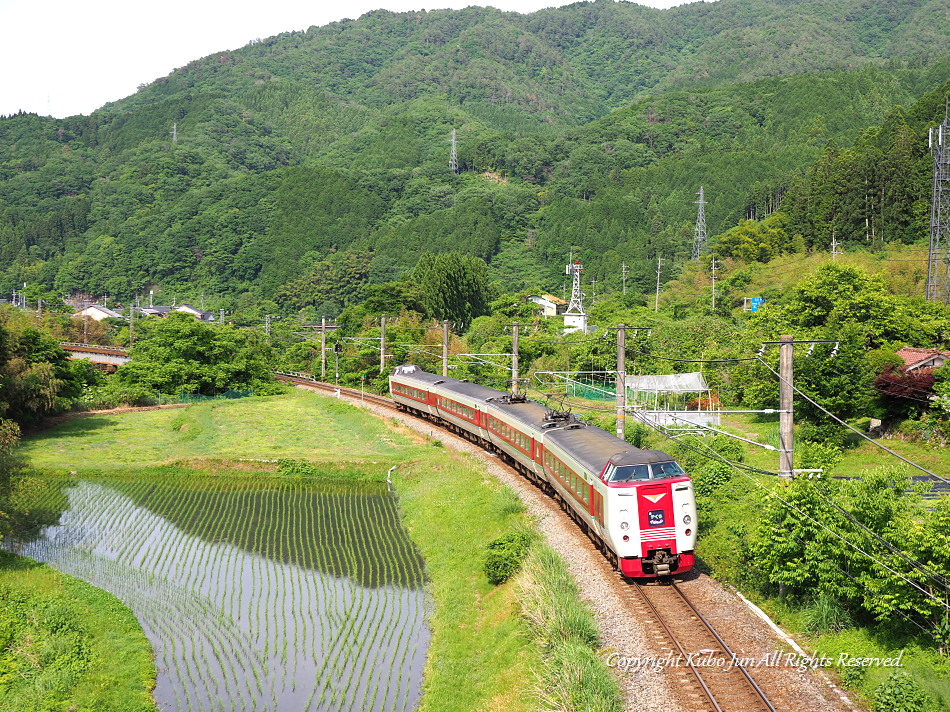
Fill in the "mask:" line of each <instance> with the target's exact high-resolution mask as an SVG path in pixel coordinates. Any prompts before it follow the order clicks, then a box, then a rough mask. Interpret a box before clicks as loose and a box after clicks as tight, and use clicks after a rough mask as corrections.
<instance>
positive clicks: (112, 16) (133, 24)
mask: <svg viewBox="0 0 950 712" xmlns="http://www.w3.org/2000/svg"><path fill="white" fill-rule="evenodd" d="M683 1H685V0H642V2H641V4H643V5H651V6H653V7H663V8H665V7H672V6H673V5H679V4H681V2H683ZM566 4H568V3H567V0H494V1H493V2H472V1H471V0H468V1H466V0H435V1H434V2H430V1H429V0H349V2H338V1H337V2H330V1H328V0H316V1H315V2H314V0H310V1H309V2H305V1H304V0H264V1H263V2H260V1H258V2H249V1H248V0H231V1H230V2H220V1H218V0H210V1H209V0H190V1H189V0H165V1H164V2H161V1H159V2H149V3H144V2H140V1H138V0H92V2H88V3H80V2H76V1H75V0H70V2H66V1H65V0H45V1H40V0H0V115H9V114H14V113H16V112H17V111H19V110H21V109H22V110H23V111H31V112H36V113H37V114H40V115H42V116H48V115H52V116H56V117H63V116H72V115H75V114H89V113H91V112H92V111H94V110H95V109H98V108H99V107H100V106H102V105H103V104H105V103H106V102H109V101H116V100H118V99H121V98H123V97H126V96H128V95H130V94H134V93H135V91H136V88H137V87H138V86H139V85H141V84H148V83H150V82H152V81H153V80H155V79H158V78H159V77H164V76H166V75H168V74H170V73H171V72H172V70H174V69H176V68H178V67H181V66H184V65H185V64H187V63H188V62H190V61H192V60H194V59H198V58H200V57H204V56H206V55H209V54H211V53H213V52H216V51H221V50H229V49H237V48H239V47H243V46H244V45H246V44H247V43H248V42H250V41H251V40H253V39H257V38H261V39H263V38H265V37H270V36H272V35H276V34H278V33H280V32H287V31H291V30H305V29H307V28H308V27H311V26H312V25H325V24H327V23H329V22H333V21H335V20H340V19H343V18H345V17H350V18H356V17H359V16H360V15H362V14H363V13H365V12H369V11H370V10H375V9H378V8H380V7H385V8H386V9H388V10H393V11H396V12H403V11H407V10H418V9H420V8H423V7H424V8H426V9H430V10H431V9H435V8H443V7H451V8H463V7H468V6H469V5H492V6H493V7H497V8H500V9H502V10H512V11H517V12H534V11H535V10H540V9H541V8H544V7H552V6H559V5H566Z"/></svg>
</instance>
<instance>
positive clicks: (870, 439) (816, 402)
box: [756, 357, 950, 484]
mask: <svg viewBox="0 0 950 712" xmlns="http://www.w3.org/2000/svg"><path fill="white" fill-rule="evenodd" d="M756 360H758V361H759V362H760V363H761V364H762V365H764V366H765V367H766V368H767V369H768V370H769V371H771V372H772V373H773V374H775V376H776V377H777V378H778V379H779V380H780V381H782V382H784V383H786V384H787V385H789V386H790V387H791V388H792V390H794V391H795V392H796V393H798V395H800V396H801V397H802V398H804V399H805V400H807V401H808V402H809V403H811V404H812V405H813V406H815V407H816V408H818V409H819V410H820V411H821V412H823V413H824V414H825V415H827V416H828V417H830V418H832V419H833V420H835V421H836V422H838V423H840V424H841V425H843V426H845V427H846V428H847V429H848V430H851V431H852V432H854V433H857V434H858V435H859V436H861V437H862V438H864V439H865V440H867V441H868V442H869V443H871V444H872V445H874V446H875V447H878V448H880V449H881V450H884V451H885V452H888V453H890V454H891V455H893V456H894V457H896V458H897V459H899V460H902V461H903V462H906V463H907V464H908V465H910V466H911V467H915V468H917V469H918V470H920V471H921V472H924V473H926V474H928V475H930V476H931V477H935V478H936V479H938V480H940V481H941V482H946V483H947V484H950V480H948V479H947V478H945V477H941V476H940V475H938V474H936V473H934V472H931V471H930V470H928V469H927V468H926V467H924V466H923V465H918V464H917V463H916V462H913V461H912V460H908V459H907V458H906V457H904V456H903V455H901V454H900V453H897V452H894V451H893V450H891V449H890V448H889V447H887V446H885V445H881V443H879V442H877V441H876V440H875V439H874V438H870V437H868V436H867V435H865V434H864V433H862V432H861V431H860V430H858V429H857V428H855V427H854V426H852V425H849V424H848V423H846V422H845V421H844V420H842V419H841V418H839V417H838V416H837V415H835V414H834V413H832V412H831V411H829V410H828V409H827V408H825V407H824V406H823V405H821V404H820V403H818V401H816V400H814V399H813V398H811V397H810V396H808V395H807V394H805V393H803V392H802V390H801V389H800V388H798V387H796V386H795V384H793V383H789V382H788V381H786V380H785V379H784V378H782V376H781V374H780V373H779V372H778V371H776V370H775V369H774V368H772V367H771V366H770V365H769V364H768V362H767V361H765V360H764V359H762V358H759V357H756Z"/></svg>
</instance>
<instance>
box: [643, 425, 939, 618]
mask: <svg viewBox="0 0 950 712" xmlns="http://www.w3.org/2000/svg"><path fill="white" fill-rule="evenodd" d="M648 424H649V423H648ZM651 427H653V428H654V429H655V430H657V432H659V433H660V434H661V435H663V436H664V437H666V438H667V439H669V440H673V438H672V437H671V436H670V435H668V434H667V433H664V432H663V430H662V429H660V428H657V427H656V426H652V425H651ZM675 442H677V443H678V444H680V445H682V446H683V447H686V448H687V449H689V450H692V451H694V452H700V451H699V449H698V448H696V447H693V446H691V445H689V444H687V443H685V442H680V441H675ZM705 450H706V452H705V454H706V455H708V456H710V457H713V458H714V459H716V460H719V461H720V462H723V463H725V464H727V465H729V466H731V467H732V468H733V469H735V470H736V471H738V472H739V473H740V474H742V475H743V476H744V477H745V478H746V479H748V480H750V481H751V482H752V483H754V484H755V485H756V486H757V487H759V488H760V489H762V490H764V491H765V492H766V493H767V494H768V495H769V496H772V497H775V498H776V499H778V500H779V501H780V502H781V503H782V504H783V505H785V506H786V507H787V508H789V509H791V510H794V511H795V512H797V513H798V514H799V515H801V516H802V517H804V518H805V519H807V520H808V521H810V522H811V523H812V524H814V525H816V526H818V527H820V528H822V529H824V530H825V531H826V532H828V533H829V534H831V535H832V536H833V537H835V538H836V539H838V540H840V541H841V542H843V543H844V544H847V545H848V546H850V547H851V548H852V549H854V550H855V551H858V552H860V553H861V554H863V555H864V556H866V557H867V558H868V559H870V560H871V561H873V562H874V563H876V564H877V565H879V566H880V567H881V568H883V569H885V570H886V571H888V572H890V573H892V574H894V575H895V576H897V577H898V578H900V579H901V580H903V581H905V582H906V583H908V584H910V586H911V587H913V588H915V589H916V590H917V591H919V592H920V593H921V594H923V595H924V596H925V597H927V598H929V599H931V600H933V601H934V602H935V603H938V604H939V605H941V606H943V607H944V608H946V609H947V610H948V611H950V603H947V602H946V601H944V600H941V599H940V598H938V597H936V596H935V595H933V594H932V593H931V592H930V591H927V590H926V589H925V588H923V587H922V586H921V585H920V584H918V583H917V582H915V581H912V580H911V579H909V578H907V577H906V576H904V575H903V574H902V573H900V572H899V571H896V570H895V569H893V568H891V567H890V566H888V565H887V564H885V563H884V562H883V561H881V560H880V559H877V558H876V557H875V556H873V555H872V554H870V553H868V552H867V551H865V550H864V549H862V548H861V547H860V546H858V545H857V544H855V543H854V542H852V541H851V540H850V539H847V538H846V537H843V536H842V535H840V534H838V533H837V532H836V531H834V530H833V529H831V528H830V527H828V526H827V525H825V524H824V523H822V522H819V521H817V520H816V519H814V518H813V517H811V516H810V515H808V514H807V513H806V512H803V511H802V510H801V509H799V508H798V507H796V506H795V505H794V504H792V503H791V502H789V501H788V500H786V499H785V498H784V497H782V496H781V495H779V494H778V493H777V492H774V491H772V490H770V489H768V488H766V487H765V485H763V484H762V483H761V482H759V481H758V480H756V479H755V478H754V477H750V476H749V475H747V474H746V473H745V471H744V470H743V468H740V467H739V466H738V463H735V462H733V461H732V460H730V459H729V458H727V457H725V456H724V455H722V454H721V453H718V452H716V451H715V450H713V449H712V448H710V447H705ZM769 474H772V475H775V476H778V473H777V472H770V473H769Z"/></svg>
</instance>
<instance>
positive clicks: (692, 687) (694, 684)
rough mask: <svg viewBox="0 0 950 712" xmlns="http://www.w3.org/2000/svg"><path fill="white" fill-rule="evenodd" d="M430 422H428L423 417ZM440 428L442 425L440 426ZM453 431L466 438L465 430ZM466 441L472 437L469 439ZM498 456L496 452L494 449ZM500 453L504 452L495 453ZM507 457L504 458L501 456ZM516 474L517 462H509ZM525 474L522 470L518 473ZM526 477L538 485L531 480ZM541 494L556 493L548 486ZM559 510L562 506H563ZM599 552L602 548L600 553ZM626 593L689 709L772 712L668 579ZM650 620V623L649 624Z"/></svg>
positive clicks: (327, 388)
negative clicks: (667, 660) (667, 654)
mask: <svg viewBox="0 0 950 712" xmlns="http://www.w3.org/2000/svg"><path fill="white" fill-rule="evenodd" d="M274 375H275V377H276V378H277V379H278V380H281V381H284V382H286V383H292V384H294V385H297V386H302V387H304V388H308V389H312V390H315V391H320V392H323V393H329V394H331V395H341V396H345V397H347V398H352V399H354V400H355V399H359V400H360V401H362V402H365V403H372V404H373V405H379V406H383V407H385V408H391V409H393V410H397V406H396V404H395V403H393V401H392V400H391V399H390V398H386V397H384V396H380V395H377V394H374V393H366V392H364V391H361V390H357V389H355V388H344V387H341V386H334V385H332V384H329V383H324V382H322V381H318V380H316V379H315V378H314V377H313V376H311V375H309V374H306V373H295V372H277V373H275V374H274ZM427 422H432V421H427ZM439 427H441V426H439ZM450 432H453V434H456V435H459V436H462V437H465V436H466V435H467V434H466V433H464V432H455V431H454V430H451V429H450ZM466 439H468V440H471V438H470V437H466ZM496 454H498V453H496ZM500 454H502V455H503V454H504V453H500ZM503 459H505V460H508V458H503ZM507 464H509V465H511V466H515V469H516V470H518V471H519V472H521V470H522V468H520V467H517V466H516V465H517V463H514V462H508V463H507ZM521 474H522V475H523V476H524V475H525V473H524V472H521ZM527 479H528V480H529V481H530V482H532V483H533V484H535V485H538V484H539V483H537V482H536V481H535V480H534V479H533V478H531V477H527ZM548 489H549V488H545V491H546V494H548V495H550V494H552V493H553V494H555V495H556V493H555V492H553V490H551V491H548ZM562 509H563V507H562ZM602 553H603V552H602ZM625 590H626V592H627V593H628V595H627V596H625V597H626V598H627V599H628V601H629V605H630V610H631V612H632V613H634V614H635V615H636V616H637V617H638V619H639V620H640V621H641V623H643V624H644V628H645V629H646V630H648V631H650V632H651V633H652V636H653V643H654V647H655V648H656V649H657V650H669V651H671V653H672V656H673V658H674V659H675V660H676V662H675V664H674V665H671V666H670V668H671V672H672V674H673V675H674V677H675V678H676V683H677V687H678V690H679V693H680V695H681V697H682V700H683V703H684V709H685V710H687V711H688V712H776V709H775V707H773V706H772V703H771V702H770V701H769V699H768V697H767V696H766V695H765V694H764V693H763V691H762V690H761V689H760V688H759V686H758V685H757V684H756V683H755V681H754V680H753V679H752V676H751V675H750V674H749V672H748V670H746V668H745V667H744V666H743V665H742V664H741V663H740V661H741V657H740V656H738V655H735V654H734V653H733V651H732V650H731V649H730V648H729V646H728V645H727V644H726V642H725V641H724V640H723V639H722V637H721V636H720V635H719V633H718V632H717V631H716V630H715V628H713V626H712V625H711V624H710V623H709V622H708V621H707V620H706V619H705V618H704V617H703V615H702V614H701V613H700V612H699V611H698V610H697V609H696V607H695V606H694V605H693V603H692V602H691V601H690V600H689V598H688V597H687V596H686V594H685V593H684V592H683V591H682V590H681V589H680V588H679V587H678V586H677V585H676V584H675V583H673V582H658V581H653V582H651V583H648V584H632V585H627V586H625ZM650 623H655V625H652V626H651V625H650Z"/></svg>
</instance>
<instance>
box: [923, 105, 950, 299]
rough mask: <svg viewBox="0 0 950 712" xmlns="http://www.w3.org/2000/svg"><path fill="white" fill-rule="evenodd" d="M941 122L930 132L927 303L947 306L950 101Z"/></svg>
mask: <svg viewBox="0 0 950 712" xmlns="http://www.w3.org/2000/svg"><path fill="white" fill-rule="evenodd" d="M947 107H948V108H947V111H946V114H945V115H944V119H943V123H942V124H940V126H937V127H936V128H932V129H930V140H929V143H930V151H931V152H932V153H933V157H934V171H933V197H932V199H931V201H932V202H931V205H930V252H929V256H928V261H927V293H926V298H927V301H930V302H943V303H944V304H948V303H950V99H948V100H947Z"/></svg>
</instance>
